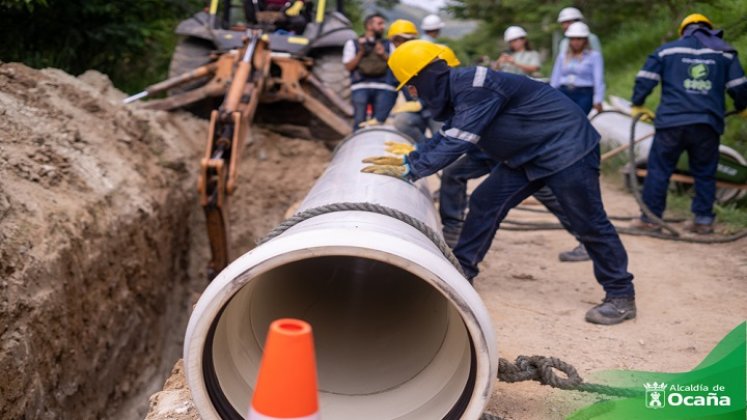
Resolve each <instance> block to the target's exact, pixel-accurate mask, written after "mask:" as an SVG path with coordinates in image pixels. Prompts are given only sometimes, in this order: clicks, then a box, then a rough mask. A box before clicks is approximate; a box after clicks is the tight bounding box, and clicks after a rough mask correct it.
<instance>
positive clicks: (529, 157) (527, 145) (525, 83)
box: [406, 67, 600, 180]
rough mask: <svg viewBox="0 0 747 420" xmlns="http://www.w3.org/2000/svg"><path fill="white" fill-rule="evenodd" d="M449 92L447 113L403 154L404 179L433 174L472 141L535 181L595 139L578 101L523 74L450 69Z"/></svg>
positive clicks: (576, 157) (568, 162) (466, 149)
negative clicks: (425, 138) (429, 135)
mask: <svg viewBox="0 0 747 420" xmlns="http://www.w3.org/2000/svg"><path fill="white" fill-rule="evenodd" d="M449 95H450V102H451V105H452V107H453V109H454V111H453V114H452V115H451V116H450V118H448V119H447V121H446V122H445V124H444V126H443V128H442V129H441V130H440V131H439V132H438V133H437V134H436V135H434V136H433V139H431V141H429V142H426V143H425V144H424V145H423V146H422V147H418V149H417V150H415V151H414V152H412V153H410V154H409V155H407V159H406V161H407V162H406V163H407V164H408V165H409V173H408V177H409V178H410V179H413V180H414V179H418V178H421V177H424V176H427V175H430V174H432V173H435V172H436V171H438V170H439V169H441V168H443V167H445V166H447V165H448V164H449V163H451V162H453V161H454V160H456V159H457V158H458V157H459V156H460V155H462V154H463V153H467V152H469V151H470V149H471V148H473V147H474V146H475V145H476V146H477V147H479V148H480V149H481V150H482V151H483V152H485V154H486V155H487V156H489V157H490V158H492V159H494V160H496V161H497V162H500V163H502V164H505V165H508V166H509V167H511V168H515V169H522V170H524V172H525V173H526V176H527V178H528V179H529V180H535V179H539V178H543V177H546V176H549V175H552V174H554V173H556V172H558V171H560V170H563V169H565V168H567V167H569V166H571V165H572V164H574V163H575V162H576V161H578V160H579V159H581V158H582V157H584V156H586V154H588V153H589V152H590V151H591V150H592V149H594V148H596V147H597V146H598V144H599V138H600V136H599V133H597V131H596V130H595V129H594V127H592V126H591V124H590V123H589V121H588V119H587V118H586V115H584V113H583V111H581V108H579V107H578V105H576V104H575V103H574V102H573V101H571V100H570V99H568V97H567V96H565V95H564V94H562V93H561V92H559V91H558V90H556V89H554V88H552V87H550V86H548V85H547V84H545V83H540V82H536V81H534V80H532V79H530V78H528V77H525V76H520V75H514V74H509V73H504V72H498V71H493V70H489V69H487V68H485V67H472V68H460V69H451V70H450V74H449Z"/></svg>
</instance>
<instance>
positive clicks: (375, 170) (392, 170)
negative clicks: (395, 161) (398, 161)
mask: <svg viewBox="0 0 747 420" xmlns="http://www.w3.org/2000/svg"><path fill="white" fill-rule="evenodd" d="M361 172H365V173H367V174H378V175H388V176H393V177H395V178H399V179H404V176H405V174H406V173H407V168H406V167H405V166H404V165H371V166H366V167H365V168H363V169H361Z"/></svg>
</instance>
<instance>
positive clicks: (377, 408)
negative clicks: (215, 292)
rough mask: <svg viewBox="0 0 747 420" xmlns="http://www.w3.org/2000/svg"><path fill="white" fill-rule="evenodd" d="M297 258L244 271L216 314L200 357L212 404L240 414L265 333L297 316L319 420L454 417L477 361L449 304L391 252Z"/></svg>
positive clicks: (247, 398) (459, 410)
mask: <svg viewBox="0 0 747 420" xmlns="http://www.w3.org/2000/svg"><path fill="white" fill-rule="evenodd" d="M317 255H318V254H317ZM372 257H373V258H377V256H376V255H372ZM297 258H298V259H297V260H293V258H291V261H290V262H287V263H285V264H281V265H279V266H276V267H274V268H267V269H264V270H263V269H262V264H260V265H259V266H257V267H255V269H252V270H250V272H251V273H252V274H251V275H253V278H252V279H251V281H249V282H242V284H245V285H244V286H243V287H242V288H241V289H240V290H238V291H236V293H235V294H234V295H233V297H232V298H231V299H230V300H229V301H228V303H226V304H225V306H224V307H223V309H222V311H221V314H220V315H219V316H218V317H216V319H215V321H214V323H213V327H212V328H211V330H212V334H209V336H208V340H207V342H206V345H205V346H206V347H205V351H204V353H203V355H204V357H205V358H206V360H204V362H205V363H204V366H205V369H204V371H205V376H206V378H205V379H206V381H205V382H206V385H207V386H208V392H209V393H210V395H211V399H212V401H213V403H214V405H216V406H217V405H223V404H227V405H228V406H230V407H231V408H232V409H229V410H227V411H234V412H235V413H246V411H247V409H248V407H249V403H250V401H251V396H252V393H253V387H254V383H255V381H256V377H257V373H258V368H259V364H260V360H261V357H262V347H263V346H264V342H265V339H266V335H267V329H268V327H269V326H270V324H271V323H272V322H273V321H274V320H276V319H278V318H298V319H302V320H304V321H306V322H308V323H309V324H311V326H312V330H313V333H314V342H315V351H316V357H317V369H318V380H319V398H320V406H321V414H322V416H323V418H324V419H325V420H330V419H350V418H356V419H363V420H366V419H403V420H404V419H423V418H430V419H440V418H459V417H460V416H461V414H462V412H463V410H464V407H465V406H466V404H465V398H466V399H467V400H468V399H469V397H470V395H471V393H472V391H473V385H474V363H475V361H474V355H473V349H472V345H471V338H470V336H469V333H468V331H467V329H466V327H465V325H464V321H463V320H462V318H461V316H460V314H459V311H458V308H457V307H456V305H455V304H454V303H453V302H451V301H450V300H449V299H448V298H447V297H445V296H444V295H443V294H442V293H441V292H439V291H438V290H437V289H436V288H435V287H434V286H433V285H431V284H430V283H429V282H427V281H425V280H424V279H422V278H420V277H418V276H416V275H415V274H413V273H411V272H410V271H407V270H406V269H404V268H402V267H406V266H407V265H406V264H407V262H406V261H405V260H402V261H401V264H400V262H398V261H397V258H396V257H395V258H394V260H393V258H392V256H391V255H387V256H386V259H387V262H384V261H382V260H379V259H373V258H364V257H360V256H340V255H331V256H318V257H312V258H308V253H306V254H304V256H297ZM381 259H384V257H381ZM257 273H259V274H257ZM245 275H246V274H245ZM283 326H284V324H283ZM292 327H297V326H296V325H295V324H294V325H292ZM208 359H209V360H208ZM216 408H217V409H218V411H219V412H225V411H224V409H228V407H224V409H220V408H218V407H216ZM231 417H233V416H231Z"/></svg>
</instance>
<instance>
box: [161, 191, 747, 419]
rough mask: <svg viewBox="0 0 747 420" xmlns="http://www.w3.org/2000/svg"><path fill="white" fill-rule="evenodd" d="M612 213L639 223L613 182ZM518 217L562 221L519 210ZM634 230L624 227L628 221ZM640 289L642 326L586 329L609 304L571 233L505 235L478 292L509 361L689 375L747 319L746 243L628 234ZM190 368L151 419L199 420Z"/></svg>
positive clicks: (502, 403) (520, 403)
mask: <svg viewBox="0 0 747 420" xmlns="http://www.w3.org/2000/svg"><path fill="white" fill-rule="evenodd" d="M604 201H605V206H606V208H607V211H608V213H609V214H611V215H615V216H633V215H635V211H634V209H635V208H636V206H635V201H634V200H633V198H632V197H631V196H630V195H629V194H628V193H627V192H624V191H621V190H620V189H619V188H618V187H616V186H613V185H612V184H611V183H605V188H604ZM509 219H512V220H519V221H532V222H553V220H552V218H551V217H549V216H546V215H541V214H540V215H537V214H534V213H528V212H524V211H520V210H514V211H512V212H511V214H510V215H509ZM619 223H621V225H624V224H625V223H624V222H619ZM622 240H623V242H624V244H625V246H626V249H627V250H628V253H629V258H630V271H631V272H632V273H633V274H634V275H635V277H636V280H635V285H636V288H637V293H638V297H637V304H638V317H637V319H635V320H633V321H629V322H625V323H623V324H621V325H616V326H610V327H605V326H596V325H592V324H588V323H586V322H585V321H584V314H585V312H586V310H587V309H589V308H590V307H591V306H593V305H595V304H597V303H598V302H599V301H600V300H601V299H602V297H603V293H602V290H601V287H599V286H598V284H597V283H596V281H595V280H594V277H593V273H592V266H591V263H589V262H581V263H561V262H559V261H558V259H557V254H558V252H560V251H564V250H568V249H571V248H573V247H574V246H575V241H574V239H573V238H572V237H571V236H570V235H568V234H566V233H565V232H562V231H536V232H509V231H500V232H499V234H498V235H497V236H496V238H495V241H494V242H493V246H492V248H491V250H490V252H489V253H488V256H487V258H486V260H485V262H483V264H482V267H481V268H482V272H481V274H480V276H479V277H478V278H477V280H476V288H477V290H478V292H479V293H480V295H481V296H482V297H483V299H484V302H485V305H486V306H487V308H488V310H489V312H490V314H491V315H492V319H493V323H494V324H493V325H494V327H495V331H496V335H497V339H498V343H497V344H498V349H499V353H500V355H501V357H505V358H508V359H509V360H513V359H514V358H515V357H516V356H518V355H535V354H537V355H546V356H555V357H558V358H560V359H562V360H564V361H566V362H569V363H571V364H573V365H574V366H575V367H576V368H577V369H578V371H579V373H580V374H581V375H582V377H586V376H588V375H589V374H590V373H592V372H595V371H601V370H607V369H632V370H653V371H663V372H677V371H687V370H690V369H692V368H693V367H695V365H697V364H698V363H699V362H700V361H701V360H702V359H703V358H704V357H705V356H706V354H708V352H709V351H710V350H711V349H712V348H713V347H714V346H715V345H716V343H717V342H718V341H720V339H721V338H723V337H724V336H725V335H726V334H727V333H728V332H729V331H731V330H732V329H733V328H734V327H735V326H737V325H738V324H739V323H740V322H742V321H744V320H745V319H747V254H745V252H744V244H745V242H744V240H742V241H739V242H735V243H730V244H722V245H695V244H685V243H680V242H671V241H663V240H659V239H654V238H647V237H637V236H624V235H623V236H622ZM181 369H182V366H181V362H180V364H178V365H177V366H176V368H175V371H174V375H173V376H172V377H171V378H170V379H169V382H168V383H167V386H166V390H165V391H164V392H162V393H159V394H156V395H154V396H153V397H152V398H151V412H150V415H149V417H148V419H149V420H165V419H176V420H194V419H198V418H199V417H198V416H197V412H196V409H195V408H194V406H193V405H192V403H191V401H189V391H188V389H187V388H186V386H185V384H184V378H183V376H182V373H181ZM596 400H597V397H595V396H593V395H589V394H583V393H576V392H569V391H562V390H556V389H552V388H550V387H547V386H542V385H539V384H537V383H515V384H509V383H496V387H495V391H494V394H493V397H492V399H491V401H490V403H489V405H488V407H487V411H488V412H490V413H492V414H495V415H497V416H499V417H500V418H502V419H537V420H541V419H562V418H564V417H566V416H568V415H570V414H571V413H573V412H574V411H575V410H577V409H580V408H581V407H583V406H585V405H587V404H590V403H592V402H594V401H596Z"/></svg>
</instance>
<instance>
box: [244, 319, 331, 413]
mask: <svg viewBox="0 0 747 420" xmlns="http://www.w3.org/2000/svg"><path fill="white" fill-rule="evenodd" d="M275 419H296V420H318V419H319V400H318V396H317V385H316V361H315V357H314V338H313V337H312V335H311V325H309V324H308V323H307V322H304V321H301V320H299V319H291V318H286V319H278V320H276V321H275V322H273V323H272V324H270V332H269V334H268V335H267V341H266V342H265V350H264V354H263V355H262V363H261V364H260V366H259V377H258V378H257V387H256V389H255V391H254V397H253V398H252V406H251V408H250V410H249V420H275Z"/></svg>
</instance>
